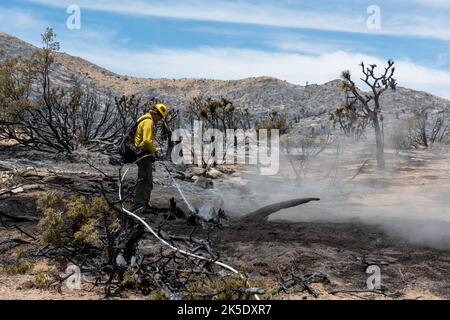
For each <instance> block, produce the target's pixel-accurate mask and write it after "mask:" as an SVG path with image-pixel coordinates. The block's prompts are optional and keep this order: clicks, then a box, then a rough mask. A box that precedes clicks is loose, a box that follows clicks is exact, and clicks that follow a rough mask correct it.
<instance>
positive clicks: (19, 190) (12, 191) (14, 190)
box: [11, 187, 24, 194]
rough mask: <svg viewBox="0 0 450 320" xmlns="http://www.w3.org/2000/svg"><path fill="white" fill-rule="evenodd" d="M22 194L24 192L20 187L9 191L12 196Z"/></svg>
mask: <svg viewBox="0 0 450 320" xmlns="http://www.w3.org/2000/svg"><path fill="white" fill-rule="evenodd" d="M22 192H24V190H23V188H22V187H19V188H16V189H13V190H11V193H12V194H18V193H22Z"/></svg>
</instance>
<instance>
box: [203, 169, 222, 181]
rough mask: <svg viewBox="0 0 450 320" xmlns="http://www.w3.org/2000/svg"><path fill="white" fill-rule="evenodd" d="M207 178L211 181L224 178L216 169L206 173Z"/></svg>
mask: <svg viewBox="0 0 450 320" xmlns="http://www.w3.org/2000/svg"><path fill="white" fill-rule="evenodd" d="M206 176H207V177H208V178H211V179H218V178H220V177H222V176H223V173H222V172H220V171H219V170H217V169H215V168H211V169H209V170H208V172H207V173H206Z"/></svg>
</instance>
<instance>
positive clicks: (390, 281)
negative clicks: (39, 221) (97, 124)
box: [0, 144, 450, 299]
mask: <svg viewBox="0 0 450 320" xmlns="http://www.w3.org/2000/svg"><path fill="white" fill-rule="evenodd" d="M372 150H373V146H371V145H368V146H365V145H364V144H361V145H356V144H353V145H351V144H345V145H344V144H342V145H340V146H337V145H330V146H329V147H327V148H326V149H325V150H323V152H321V153H320V154H319V155H316V156H315V157H314V158H311V159H309V161H308V162H307V163H304V162H301V163H300V164H299V163H298V161H297V159H294V160H293V161H292V158H290V157H287V156H286V157H283V159H282V162H281V167H280V173H279V174H278V175H276V176H271V177H267V176H266V177H262V176H260V175H259V174H258V171H257V170H256V169H255V168H253V167H250V166H240V167H239V166H230V167H218V168H217V170H216V169H215V170H214V171H211V172H210V173H207V174H206V176H208V177H200V176H201V175H202V170H200V169H198V168H180V167H178V168H174V169H176V170H177V173H176V176H177V181H178V182H179V184H180V186H181V188H182V190H184V191H185V192H186V195H187V198H188V200H189V201H190V202H191V203H192V204H193V205H194V206H196V207H198V208H201V207H202V206H214V207H216V208H219V207H221V208H223V209H225V212H226V214H228V215H229V216H230V217H231V218H230V220H229V221H227V222H225V223H224V225H223V226H222V228H220V229H217V230H215V231H214V232H212V233H210V234H209V236H210V237H211V240H212V242H213V244H214V246H215V248H216V249H217V250H218V251H219V252H220V255H221V260H222V261H224V262H226V263H229V264H230V265H232V266H234V267H236V268H237V269H239V270H242V271H244V272H246V274H247V275H248V276H249V279H250V282H251V281H255V282H257V283H260V282H263V283H265V285H266V288H267V291H268V292H269V291H270V289H271V288H274V287H276V286H277V285H278V284H279V283H280V281H281V280H280V279H281V278H288V277H289V274H290V270H292V267H295V268H296V270H297V272H298V273H301V274H302V275H311V274H314V273H321V274H325V275H326V276H327V281H318V282H317V283H312V284H311V287H312V288H313V289H314V290H315V291H316V293H317V294H318V295H317V296H315V295H314V294H312V293H311V291H309V290H304V289H305V288H299V287H294V288H291V289H288V290H286V292H283V291H281V292H277V293H274V294H272V295H271V296H268V297H267V298H274V299H448V298H450V282H449V280H448V278H449V273H450V257H449V254H448V253H449V252H450V236H449V234H450V233H449V232H448V230H449V226H450V216H449V211H448V208H449V206H448V205H449V202H450V200H449V198H448V196H447V195H448V194H449V191H450V190H449V189H450V184H449V183H448V181H449V177H450V164H449V163H450V162H449V159H450V155H449V150H448V148H447V147H439V146H436V147H435V148H434V149H432V150H419V151H408V152H397V151H394V150H387V152H386V158H387V169H386V171H384V172H379V171H377V170H376V164H375V161H374V160H373V159H374V157H373V151H372ZM80 159H88V161H89V163H90V164H93V165H94V166H95V167H96V168H97V169H100V170H101V171H102V172H103V173H106V174H107V175H111V176H113V175H118V170H119V167H117V166H112V165H109V164H108V158H106V157H102V156H93V155H89V158H88V157H87V156H86V154H85V155H83V154H79V155H78V158H77V161H73V162H70V161H67V160H58V159H57V157H56V158H55V156H54V155H44V154H40V153H34V152H30V151H27V150H23V149H21V148H18V147H15V146H2V151H1V153H0V179H1V184H0V189H1V190H0V195H1V200H0V210H1V211H2V212H8V213H9V214H11V215H17V216H34V217H39V216H38V213H37V212H36V204H35V201H36V198H37V197H38V196H39V194H41V193H43V192H45V190H48V189H59V190H65V191H67V192H72V191H74V190H75V191H76V192H79V193H81V194H83V193H86V194H89V193H92V192H99V189H98V184H99V182H100V181H103V180H105V178H104V176H103V174H102V173H100V172H99V171H98V170H97V169H95V168H93V167H92V166H91V165H89V164H88V163H83V162H80V161H79V160H80ZM299 168H300V169H299ZM135 174H136V173H135V171H134V170H132V171H131V172H130V178H131V180H132V178H133V177H134V175H135ZM131 180H130V182H131ZM194 181H196V182H194ZM211 184H212V186H213V187H212V188H211ZM14 186H18V188H16V189H14V190H12V191H11V188H12V187H14ZM205 187H206V188H205ZM6 191H8V192H6ZM5 192H6V193H5ZM171 197H174V198H175V199H176V201H177V203H178V205H179V206H180V207H181V208H184V209H186V208H185V204H183V201H182V199H181V197H180V196H179V194H178V193H177V191H176V189H175V188H174V187H173V186H171V183H170V179H169V177H168V175H167V173H166V172H165V171H164V170H163V168H162V166H161V165H160V164H157V165H156V174H155V189H154V191H153V194H152V205H153V206H155V207H160V208H164V207H166V206H168V202H169V199H170V198H171ZM302 197H319V198H320V199H321V201H319V202H311V203H309V204H306V205H302V206H299V207H296V208H291V209H286V210H281V211H279V212H277V213H274V214H273V215H271V216H270V218H269V221H266V222H265V221H252V222H248V223H235V220H236V219H237V218H238V217H240V216H243V215H244V214H245V213H249V212H252V211H254V210H256V209H258V208H261V207H263V206H265V205H268V204H271V203H274V202H280V201H283V200H289V199H293V198H302ZM146 219H147V220H148V221H150V222H152V223H155V224H157V223H158V221H159V219H161V217H159V216H157V215H148V216H146ZM24 228H31V230H33V228H34V226H33V225H25V226H24ZM165 228H166V229H167V230H168V231H170V232H172V233H174V234H180V235H189V234H190V233H191V232H193V227H192V226H189V225H188V224H187V223H186V221H185V220H182V219H179V220H174V221H170V222H168V223H166V224H165ZM0 230H1V232H0V242H2V241H4V240H6V239H9V238H11V237H15V236H17V232H18V231H17V230H14V231H12V230H6V229H5V228H3V227H1V226H0ZM194 232H195V234H196V236H197V237H201V236H204V237H206V236H207V234H206V231H204V230H202V229H201V228H199V227H198V228H196V230H194ZM160 246H161V244H160V243H159V242H158V241H157V240H156V239H154V238H152V237H151V235H148V236H147V237H146V239H144V240H142V242H141V244H140V248H141V250H143V251H145V250H158V248H159V247H160ZM16 254H19V253H18V252H17V251H14V250H13V251H11V252H6V253H3V254H2V256H1V259H0V263H1V264H2V265H4V264H5V263H7V261H8V258H9V256H11V255H16ZM371 265H376V266H378V267H379V268H380V271H381V285H382V290H379V291H375V292H374V291H370V290H368V288H367V279H368V278H369V277H370V274H368V273H366V269H367V267H368V266H371ZM65 267H66V266H65V265H61V264H60V263H59V262H55V261H49V260H42V261H38V262H37V263H36V264H35V265H34V266H33V268H32V269H31V270H30V271H29V273H28V274H25V275H11V274H8V273H6V272H4V271H1V272H0V299H101V298H102V297H103V295H102V292H101V290H99V289H93V290H91V291H90V290H89V289H91V286H90V285H89V284H88V283H86V284H84V285H83V289H82V290H68V289H67V288H63V289H62V290H61V291H57V290H56V289H55V290H53V289H48V290H39V289H36V288H33V287H32V286H30V281H31V280H30V279H33V277H34V275H35V274H36V273H38V272H40V271H42V270H55V272H59V273H61V274H64V272H65ZM122 298H124V299H143V298H145V297H144V296H141V295H139V294H136V293H134V292H129V293H126V294H124V295H123V296H122Z"/></svg>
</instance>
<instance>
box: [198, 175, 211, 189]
mask: <svg viewBox="0 0 450 320" xmlns="http://www.w3.org/2000/svg"><path fill="white" fill-rule="evenodd" d="M194 184H195V185H196V186H199V187H202V188H203V189H212V188H214V183H213V182H212V181H211V180H210V179H208V178H205V177H199V178H198V179H197V181H195V182H194Z"/></svg>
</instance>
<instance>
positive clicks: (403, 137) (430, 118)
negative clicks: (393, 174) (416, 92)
mask: <svg viewBox="0 0 450 320" xmlns="http://www.w3.org/2000/svg"><path fill="white" fill-rule="evenodd" d="M449 136H450V124H449V122H448V111H447V110H445V109H444V110H433V109H432V108H431V107H421V108H416V109H415V110H413V114H412V116H410V117H408V118H407V119H404V120H403V121H402V122H401V123H400V125H399V126H398V127H397V130H396V131H395V132H394V136H393V142H394V145H395V146H396V147H397V149H411V148H414V149H419V148H425V149H427V148H431V147H433V145H434V144H435V143H445V142H447V139H448V137H449Z"/></svg>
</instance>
